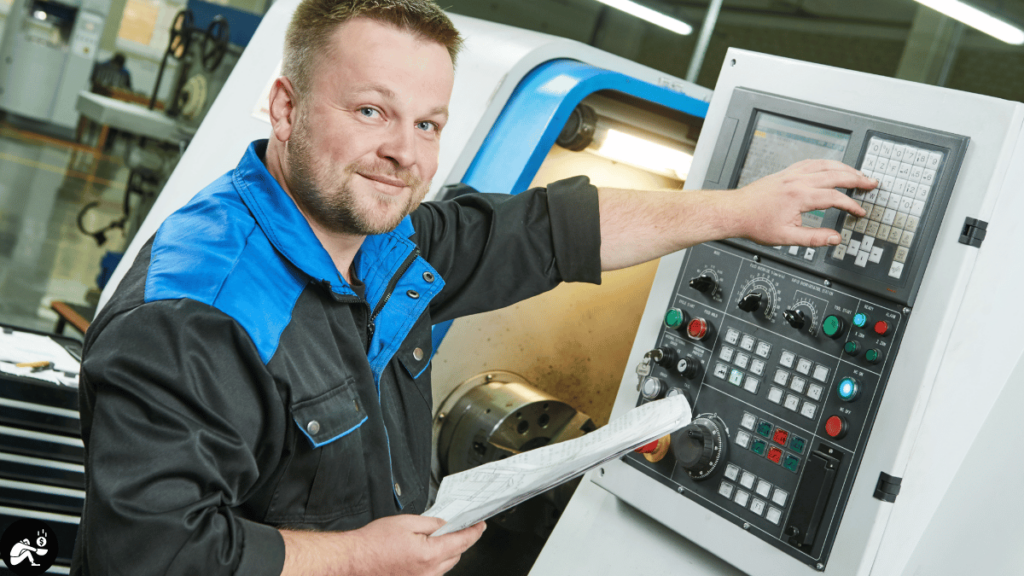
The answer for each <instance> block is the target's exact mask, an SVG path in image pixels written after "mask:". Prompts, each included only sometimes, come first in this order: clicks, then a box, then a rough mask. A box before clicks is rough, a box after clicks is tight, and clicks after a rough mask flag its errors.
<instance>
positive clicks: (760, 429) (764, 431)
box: [757, 422, 772, 438]
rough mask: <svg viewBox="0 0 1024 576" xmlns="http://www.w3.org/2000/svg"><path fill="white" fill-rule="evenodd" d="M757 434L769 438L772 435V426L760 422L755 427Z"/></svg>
mask: <svg viewBox="0 0 1024 576" xmlns="http://www.w3.org/2000/svg"><path fill="white" fill-rule="evenodd" d="M757 433H758V434H760V435H761V436H764V437H765V438H770V437H771V435H772V425H771V424H769V423H768V422H761V423H760V424H758V425H757Z"/></svg>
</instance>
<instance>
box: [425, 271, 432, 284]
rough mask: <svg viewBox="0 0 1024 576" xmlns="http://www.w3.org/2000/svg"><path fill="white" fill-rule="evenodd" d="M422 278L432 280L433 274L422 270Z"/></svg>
mask: <svg viewBox="0 0 1024 576" xmlns="http://www.w3.org/2000/svg"><path fill="white" fill-rule="evenodd" d="M423 279H424V280H426V281H427V282H433V281H434V274H433V273H432V272H424V273H423Z"/></svg>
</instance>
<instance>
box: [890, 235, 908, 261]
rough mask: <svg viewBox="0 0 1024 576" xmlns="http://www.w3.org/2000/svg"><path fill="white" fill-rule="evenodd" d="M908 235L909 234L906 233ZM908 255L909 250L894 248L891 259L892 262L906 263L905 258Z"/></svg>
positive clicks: (901, 247)
mask: <svg viewBox="0 0 1024 576" xmlns="http://www.w3.org/2000/svg"><path fill="white" fill-rule="evenodd" d="M908 234H909V232H908ZM909 255H910V249H909V248H905V247H903V246H900V247H898V248H896V255H895V256H893V257H892V259H893V261H894V262H906V261H907V256H909Z"/></svg>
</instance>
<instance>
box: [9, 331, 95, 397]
mask: <svg viewBox="0 0 1024 576" xmlns="http://www.w3.org/2000/svg"><path fill="white" fill-rule="evenodd" d="M40 361H44V362H53V369H52V370H42V371H38V370H37V371H33V369H32V368H19V367H17V366H16V364H18V363H21V362H40ZM79 370H80V364H79V362H78V360H77V359H76V358H75V357H74V356H72V355H71V354H70V353H68V351H67V350H65V349H64V347H63V346H61V345H60V344H58V343H56V342H54V341H53V339H52V338H50V337H49V336H43V335H40V334H30V333H28V332H18V331H12V332H11V333H8V332H6V331H0V372H4V373H7V374H14V375H17V376H26V377H29V378H35V379H37V380H47V381H49V382H53V383H54V384H62V385H65V386H78V372H79Z"/></svg>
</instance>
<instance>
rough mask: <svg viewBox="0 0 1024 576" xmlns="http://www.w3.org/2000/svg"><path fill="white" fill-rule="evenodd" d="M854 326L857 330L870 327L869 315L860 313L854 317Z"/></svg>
mask: <svg viewBox="0 0 1024 576" xmlns="http://www.w3.org/2000/svg"><path fill="white" fill-rule="evenodd" d="M853 325H854V326H856V327H857V328H863V327H865V326H867V325H868V315H867V314H865V313H863V312H858V313H856V314H854V315H853Z"/></svg>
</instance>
